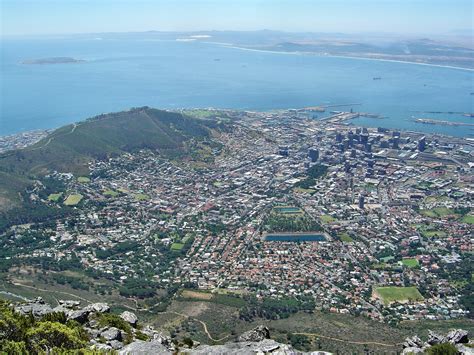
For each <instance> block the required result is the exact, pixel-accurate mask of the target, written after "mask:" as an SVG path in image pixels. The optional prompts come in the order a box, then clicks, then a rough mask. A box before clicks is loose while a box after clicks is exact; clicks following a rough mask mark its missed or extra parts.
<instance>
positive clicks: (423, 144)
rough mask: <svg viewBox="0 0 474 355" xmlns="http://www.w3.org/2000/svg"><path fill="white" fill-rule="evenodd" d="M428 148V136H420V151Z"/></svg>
mask: <svg viewBox="0 0 474 355" xmlns="http://www.w3.org/2000/svg"><path fill="white" fill-rule="evenodd" d="M425 149H426V137H425V136H423V137H421V138H420V140H419V141H418V150H419V151H420V152H424V151H425Z"/></svg>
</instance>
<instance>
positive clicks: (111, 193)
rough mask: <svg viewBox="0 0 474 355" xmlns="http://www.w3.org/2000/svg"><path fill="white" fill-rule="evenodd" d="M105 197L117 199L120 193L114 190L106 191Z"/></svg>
mask: <svg viewBox="0 0 474 355" xmlns="http://www.w3.org/2000/svg"><path fill="white" fill-rule="evenodd" d="M103 195H104V196H110V197H117V196H118V195H119V193H118V192H117V191H114V190H105V191H104V192H103Z"/></svg>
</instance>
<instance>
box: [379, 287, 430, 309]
mask: <svg viewBox="0 0 474 355" xmlns="http://www.w3.org/2000/svg"><path fill="white" fill-rule="evenodd" d="M375 292H376V293H377V294H378V295H379V296H380V297H381V298H382V300H383V302H384V303H385V304H386V305H388V304H390V303H392V302H407V301H422V300H423V296H422V295H421V293H420V291H418V289H417V288H416V287H414V286H410V287H397V286H387V287H377V288H376V289H375Z"/></svg>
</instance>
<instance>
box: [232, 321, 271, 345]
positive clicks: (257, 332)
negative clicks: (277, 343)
mask: <svg viewBox="0 0 474 355" xmlns="http://www.w3.org/2000/svg"><path fill="white" fill-rule="evenodd" d="M264 339H270V331H269V330H268V328H267V327H264V326H263V325H259V326H258V327H256V328H255V329H252V330H249V331H248V332H245V333H243V334H242V335H240V336H239V340H238V341H253V342H256V341H262V340H264Z"/></svg>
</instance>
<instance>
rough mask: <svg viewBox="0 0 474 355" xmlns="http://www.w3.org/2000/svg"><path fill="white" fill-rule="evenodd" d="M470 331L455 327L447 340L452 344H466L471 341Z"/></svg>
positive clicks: (447, 336)
mask: <svg viewBox="0 0 474 355" xmlns="http://www.w3.org/2000/svg"><path fill="white" fill-rule="evenodd" d="M468 335H469V332H467V331H466V330H463V329H455V330H451V331H450V332H449V333H448V334H447V335H446V342H448V343H451V344H460V343H462V344H465V343H468V342H469V337H468Z"/></svg>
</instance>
